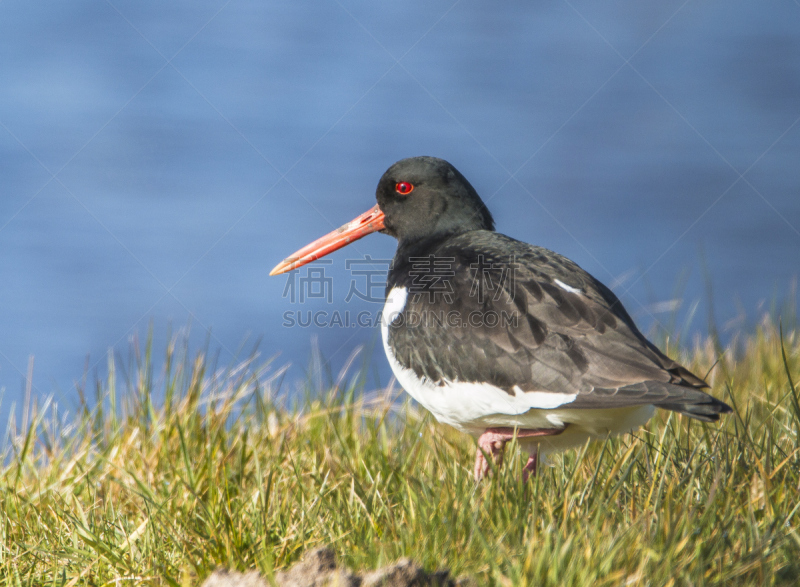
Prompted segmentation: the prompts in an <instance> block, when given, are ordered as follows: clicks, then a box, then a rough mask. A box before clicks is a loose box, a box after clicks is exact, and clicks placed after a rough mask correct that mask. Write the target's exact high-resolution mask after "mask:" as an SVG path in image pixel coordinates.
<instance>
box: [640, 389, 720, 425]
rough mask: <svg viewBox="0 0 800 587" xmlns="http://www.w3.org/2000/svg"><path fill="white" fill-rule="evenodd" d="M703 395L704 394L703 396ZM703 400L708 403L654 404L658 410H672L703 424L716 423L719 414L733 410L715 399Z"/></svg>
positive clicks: (707, 397)
mask: <svg viewBox="0 0 800 587" xmlns="http://www.w3.org/2000/svg"><path fill="white" fill-rule="evenodd" d="M704 395H705V394H704ZM703 399H707V400H708V401H704V402H691V403H688V402H687V403H682V402H680V403H663V404H656V405H657V406H658V407H659V408H664V409H665V410H672V411H673V412H678V413H679V414H683V415H684V416H689V417H690V418H694V419H695V420H702V421H703V422H717V421H718V420H719V415H720V414H729V413H730V412H732V411H733V409H732V408H731V407H730V406H729V405H728V404H726V403H725V402H721V401H719V400H718V399H716V398H713V397H711V396H710V395H706V396H705V397H704V398H703Z"/></svg>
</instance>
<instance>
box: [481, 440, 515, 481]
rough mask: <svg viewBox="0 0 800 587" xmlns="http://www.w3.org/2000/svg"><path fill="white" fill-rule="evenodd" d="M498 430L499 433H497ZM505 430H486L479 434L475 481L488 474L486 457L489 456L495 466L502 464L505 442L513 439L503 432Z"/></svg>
mask: <svg viewBox="0 0 800 587" xmlns="http://www.w3.org/2000/svg"><path fill="white" fill-rule="evenodd" d="M498 430H500V431H501V432H497V431H498ZM504 430H506V429H505V428H487V429H486V432H484V433H483V434H481V436H480V438H478V450H477V451H476V453H475V471H474V474H475V481H480V480H481V479H482V478H483V477H485V476H486V474H487V473H488V472H489V462H488V461H487V460H486V455H491V456H492V460H493V461H494V462H495V465H497V466H500V465H502V464H503V451H504V450H505V448H506V442H508V441H509V440H511V439H512V438H514V435H513V434H511V435H510V436H509V435H508V434H506V433H505V432H502V431H504Z"/></svg>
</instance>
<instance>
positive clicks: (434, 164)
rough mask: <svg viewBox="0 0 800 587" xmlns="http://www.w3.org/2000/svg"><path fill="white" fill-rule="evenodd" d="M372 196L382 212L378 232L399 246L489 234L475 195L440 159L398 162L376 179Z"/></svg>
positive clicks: (484, 212)
mask: <svg viewBox="0 0 800 587" xmlns="http://www.w3.org/2000/svg"><path fill="white" fill-rule="evenodd" d="M375 196H376V198H377V200H378V206H379V207H380V209H381V210H382V211H383V213H384V214H385V219H384V225H385V228H384V229H383V230H382V231H381V232H383V233H385V234H389V235H391V236H393V237H395V238H396V239H397V240H399V241H401V242H408V241H415V240H419V239H423V238H429V237H435V236H445V235H450V234H461V233H464V232H468V231H471V230H494V220H493V219H492V215H491V214H490V213H489V210H488V209H487V208H486V205H485V204H484V203H483V200H481V198H480V196H479V195H478V192H476V191H475V188H473V187H472V186H471V185H470V183H469V182H468V181H467V180H466V178H465V177H464V176H463V175H461V174H460V173H459V172H458V170H457V169H456V168H455V167H453V166H452V165H450V164H449V163H448V162H447V161H445V160H444V159H437V158H436V157H412V158H410V159H402V160H400V161H398V162H397V163H395V164H394V165H392V166H391V167H390V168H389V169H387V170H386V173H384V174H383V177H381V180H380V181H379V182H378V189H377V190H376V192H375Z"/></svg>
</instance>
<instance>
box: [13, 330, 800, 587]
mask: <svg viewBox="0 0 800 587" xmlns="http://www.w3.org/2000/svg"><path fill="white" fill-rule="evenodd" d="M782 346H783V348H782ZM669 352H670V353H672V354H673V355H675V354H677V352H676V350H675V349H669ZM149 356H150V354H149V351H146V352H143V353H142V356H140V357H138V358H137V359H136V360H135V361H134V362H133V365H131V366H129V368H128V370H127V371H126V372H124V373H123V372H122V371H121V369H120V366H119V365H116V366H115V365H113V364H112V365H111V369H110V371H111V373H110V376H109V378H108V380H107V381H105V382H101V383H100V384H98V388H97V390H96V393H97V395H98V396H99V397H101V398H102V399H103V401H102V402H101V404H102V405H101V407H98V408H95V409H92V410H89V409H84V410H83V411H82V413H80V414H78V415H77V416H74V415H73V416H68V417H67V418H66V419H63V418H61V417H56V418H54V417H53V414H54V412H53V411H52V409H39V410H37V411H35V412H34V413H33V415H32V418H31V420H32V423H31V424H29V425H28V426H27V427H26V428H25V429H21V430H19V431H18V432H17V434H16V435H15V438H14V439H13V443H12V447H11V448H10V449H9V453H8V454H7V455H6V457H5V460H4V462H3V464H2V465H1V466H2V469H0V579H2V581H4V582H5V583H6V584H10V585H59V586H63V585H107V584H113V585H133V584H157V585H190V584H195V583H197V582H198V581H199V580H200V579H202V578H204V577H205V576H206V575H207V574H209V573H210V572H211V571H212V570H213V569H214V568H215V567H216V566H218V565H225V566H229V567H233V568H237V569H246V568H250V567H258V568H259V569H260V570H261V571H262V572H264V573H265V574H270V573H271V572H272V570H273V569H277V568H281V567H284V566H287V565H289V564H291V563H292V562H294V561H295V560H297V559H298V558H299V557H300V556H301V555H302V554H303V552H304V551H306V550H308V549H310V548H313V547H315V546H317V545H320V544H330V545H332V546H333V548H334V549H335V550H336V552H337V553H338V554H339V556H340V557H341V558H342V559H343V561H344V562H346V563H347V564H348V565H350V566H351V567H354V568H372V567H376V566H377V565H379V564H382V563H385V562H388V561H391V560H394V559H396V558H398V557H400V556H410V557H413V558H415V559H417V560H418V561H419V562H421V563H422V564H423V565H425V566H426V567H428V568H437V567H441V566H447V567H449V568H450V569H451V570H452V571H453V572H454V573H455V574H469V575H473V576H475V577H476V578H477V580H478V582H479V583H480V584H488V585H523V584H531V585H580V586H584V585H615V586H616V585H624V584H633V585H638V584H652V585H669V584H675V585H689V584H691V585H720V584H724V585H732V584H738V585H763V584H786V585H790V584H791V585H794V584H797V581H798V577H800V511H799V510H800V499H799V498H798V493H800V440H798V438H799V437H800V436H799V434H800V405H798V402H797V398H798V393H797V388H796V387H795V388H794V389H793V388H792V384H791V383H790V381H791V380H794V381H795V383H796V382H797V381H798V380H800V333H798V332H795V331H792V332H785V333H784V334H783V345H782V344H781V337H780V335H779V332H778V328H777V325H776V324H773V323H769V322H765V323H764V324H763V325H762V326H761V327H760V328H759V329H758V332H757V333H756V334H754V335H753V336H751V337H749V338H747V339H744V340H742V341H740V343H739V348H738V349H731V350H729V351H728V352H726V353H725V354H724V355H723V356H722V358H721V359H719V362H718V363H717V364H716V365H715V366H714V367H713V370H712V366H713V365H714V363H715V362H717V357H718V352H716V351H715V350H714V347H713V344H712V343H711V342H705V343H702V344H698V345H696V346H695V348H694V349H693V350H691V351H686V352H683V356H682V358H683V359H684V360H685V363H686V364H687V366H690V367H691V368H692V369H693V370H694V371H695V372H697V373H700V374H705V373H706V372H708V371H709V370H711V373H712V375H711V377H710V381H712V382H713V394H714V395H716V396H717V397H720V398H722V399H724V400H726V401H728V402H729V403H731V404H732V405H735V406H736V411H737V414H736V415H731V416H730V417H727V418H726V419H725V420H724V423H723V424H722V425H721V426H715V425H702V424H698V423H696V422H689V421H687V420H686V419H683V418H681V417H678V416H676V415H674V414H670V413H661V414H659V415H658V416H657V417H656V418H654V420H653V421H652V422H651V424H650V425H649V426H648V428H647V429H646V430H642V431H640V432H639V433H637V434H636V435H635V436H627V437H623V438H618V439H612V440H609V441H606V442H597V443H594V444H591V445H589V446H587V447H584V449H583V450H580V451H573V452H570V453H567V454H565V455H564V456H561V457H556V458H555V459H554V463H553V464H554V466H553V467H545V468H543V469H542V474H541V475H540V476H539V477H538V478H537V479H536V481H535V482H534V483H532V484H530V485H529V486H527V487H524V486H522V484H521V482H520V481H519V470H520V468H521V466H522V459H521V458H515V459H514V458H509V459H507V466H505V467H504V468H503V469H502V470H501V471H500V473H499V474H498V475H495V476H494V478H492V479H491V480H489V481H488V482H484V483H482V484H481V485H479V486H477V487H476V486H475V484H474V483H473V481H472V478H471V467H472V462H473V455H474V450H475V444H474V441H472V440H471V439H470V438H467V437H465V436H462V435H459V434H457V433H454V432H452V431H450V430H448V429H446V428H444V427H443V426H440V425H437V424H436V423H435V422H433V421H432V420H431V418H430V417H428V416H426V415H425V414H424V413H421V412H420V411H418V410H417V409H415V408H414V407H413V406H411V405H409V404H407V403H405V401H404V397H403V396H402V395H400V390H398V389H395V390H393V391H391V390H390V391H389V392H386V391H385V390H382V391H379V392H370V391H368V390H366V391H365V390H364V388H363V386H362V383H361V379H360V378H359V377H358V376H357V375H356V376H354V378H353V380H351V381H347V380H343V381H340V382H339V384H338V386H333V387H331V388H330V389H329V390H328V391H327V392H325V393H324V394H323V395H322V396H320V397H318V398H311V397H309V398H307V399H306V400H305V401H304V402H301V403H300V405H299V407H298V408H296V409H291V410H289V409H286V408H285V407H282V406H281V405H280V402H277V401H276V400H275V399H274V397H275V391H276V388H277V383H276V382H277V381H278V379H279V378H278V377H277V375H278V374H276V373H274V370H270V366H269V365H266V366H263V365H262V366H260V365H258V364H257V362H256V360H252V361H249V362H246V363H243V364H242V365H237V366H236V367H233V368H229V369H222V370H213V372H212V369H211V367H210V366H209V364H208V363H207V361H206V360H205V359H204V357H203V356H196V357H190V356H186V353H185V352H183V351H181V350H180V348H178V349H176V348H175V347H174V346H173V347H172V348H170V349H169V351H168V356H167V369H166V371H165V372H162V373H154V372H153V370H152V368H151V366H150V359H149ZM115 367H116V368H115ZM154 396H158V397H161V398H162V399H160V400H159V401H155V400H151V398H152V397H154ZM397 397H400V398H401V401H400V402H396V401H394V400H395V399H396V398H397ZM509 454H511V453H509ZM115 581H116V582H115Z"/></svg>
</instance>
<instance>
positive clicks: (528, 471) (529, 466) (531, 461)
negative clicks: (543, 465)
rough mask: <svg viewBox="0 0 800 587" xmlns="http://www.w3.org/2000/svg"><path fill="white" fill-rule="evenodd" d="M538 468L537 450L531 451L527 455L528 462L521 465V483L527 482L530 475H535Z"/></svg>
mask: <svg viewBox="0 0 800 587" xmlns="http://www.w3.org/2000/svg"><path fill="white" fill-rule="evenodd" d="M538 468H539V451H535V452H532V453H531V454H529V455H528V462H527V463H525V466H524V467H522V484H523V485H524V484H525V483H527V482H528V479H529V478H530V477H536V471H537V470H538Z"/></svg>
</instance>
